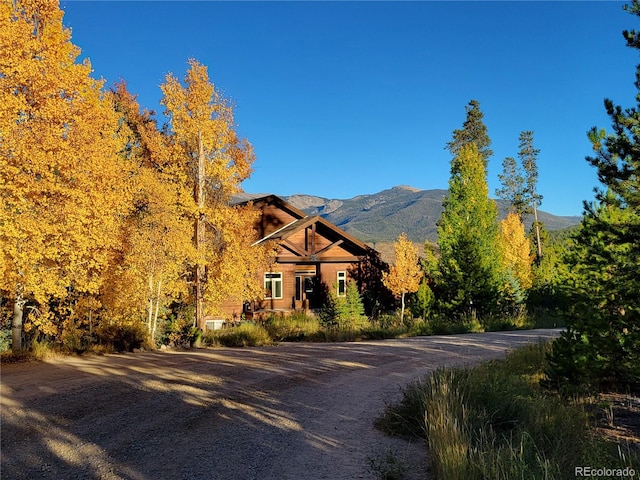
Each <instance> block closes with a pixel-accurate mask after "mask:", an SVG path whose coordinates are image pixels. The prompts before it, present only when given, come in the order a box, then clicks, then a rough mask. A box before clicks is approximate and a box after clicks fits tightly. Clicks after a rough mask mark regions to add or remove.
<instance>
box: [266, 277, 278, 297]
mask: <svg viewBox="0 0 640 480" xmlns="http://www.w3.org/2000/svg"><path fill="white" fill-rule="evenodd" d="M264 298H282V272H268V273H265V274H264Z"/></svg>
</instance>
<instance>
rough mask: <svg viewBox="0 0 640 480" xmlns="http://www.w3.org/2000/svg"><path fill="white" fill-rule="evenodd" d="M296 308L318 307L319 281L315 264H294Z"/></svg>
mask: <svg viewBox="0 0 640 480" xmlns="http://www.w3.org/2000/svg"><path fill="white" fill-rule="evenodd" d="M295 272H296V292H295V297H294V300H295V307H296V308H304V309H307V308H320V307H321V306H322V305H320V295H319V293H320V292H319V287H320V281H319V278H318V272H317V267H316V265H297V266H296V270H295Z"/></svg>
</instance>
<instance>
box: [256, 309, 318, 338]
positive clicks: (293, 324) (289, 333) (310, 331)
mask: <svg viewBox="0 0 640 480" xmlns="http://www.w3.org/2000/svg"><path fill="white" fill-rule="evenodd" d="M264 326H265V328H266V330H267V332H268V333H269V336H270V337H271V338H272V339H273V340H275V341H292V340H293V341H295V340H302V339H304V338H306V337H309V336H312V335H315V334H316V333H318V331H319V330H320V320H319V319H318V318H317V317H312V316H308V315H305V314H304V313H294V314H292V315H289V316H284V315H272V316H271V317H269V318H268V319H267V320H266V321H265V323H264Z"/></svg>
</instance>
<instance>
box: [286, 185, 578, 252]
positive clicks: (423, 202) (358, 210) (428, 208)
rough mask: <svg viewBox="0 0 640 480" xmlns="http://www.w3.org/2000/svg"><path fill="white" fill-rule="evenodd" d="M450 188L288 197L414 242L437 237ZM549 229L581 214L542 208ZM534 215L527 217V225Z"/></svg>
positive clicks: (354, 230) (361, 232)
mask: <svg viewBox="0 0 640 480" xmlns="http://www.w3.org/2000/svg"><path fill="white" fill-rule="evenodd" d="M446 194H447V191H446V190H418V189H415V188H412V187H407V186H397V187H393V188H390V189H388V190H383V191H382V192H378V193H374V194H371V195H359V196H357V197H354V198H350V199H328V198H323V197H316V196H312V195H303V194H298V195H292V196H289V197H284V199H285V200H287V201H288V202H289V203H291V204H292V205H294V206H295V207H297V208H299V209H301V210H303V211H304V212H305V213H307V214H309V215H321V216H323V217H325V218H326V219H327V220H329V221H330V222H332V223H334V224H336V225H338V226H339V227H340V228H342V229H343V230H345V231H346V232H348V233H350V234H351V235H353V236H355V237H356V238H359V239H360V240H362V241H364V242H367V243H373V242H392V241H394V240H395V239H396V238H397V237H398V235H399V234H400V233H402V232H405V233H406V234H407V235H408V237H409V238H410V239H411V240H413V241H414V242H420V243H422V242H424V240H425V239H429V240H431V241H435V240H436V239H437V224H436V222H437V221H438V220H439V219H440V215H441V214H442V200H443V198H444V196H445V195H446ZM497 202H498V210H499V213H500V217H501V218H503V217H504V216H505V215H506V210H507V204H506V202H504V201H501V200H498V201H497ZM538 218H539V219H540V221H542V222H544V224H545V226H546V228H547V230H559V229H562V228H567V227H570V226H572V225H576V224H578V223H580V220H581V217H577V216H574V217H563V216H557V215H552V214H550V213H547V212H544V211H538ZM531 222H532V219H530V218H529V219H526V223H527V224H528V225H527V228H528V227H529V226H530V224H531Z"/></svg>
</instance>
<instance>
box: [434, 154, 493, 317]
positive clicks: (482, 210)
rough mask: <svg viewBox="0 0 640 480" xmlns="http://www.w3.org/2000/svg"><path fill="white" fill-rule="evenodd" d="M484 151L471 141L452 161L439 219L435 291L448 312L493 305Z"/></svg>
mask: <svg viewBox="0 0 640 480" xmlns="http://www.w3.org/2000/svg"><path fill="white" fill-rule="evenodd" d="M488 195H489V187H488V186H487V180H486V173H485V168H484V162H483V157H482V156H481V155H480V153H479V152H478V149H477V147H476V145H475V144H474V143H473V142H472V143H470V144H468V145H464V146H463V147H462V148H461V149H460V151H459V154H458V155H457V156H456V157H455V158H454V159H453V160H452V163H451V178H450V180H449V195H448V196H447V197H446V198H445V200H444V202H443V205H444V211H443V213H442V217H441V218H440V221H439V222H438V244H439V246H440V253H441V255H440V260H439V264H438V266H439V268H438V269H439V273H440V274H439V278H438V283H439V285H438V292H439V293H440V297H441V298H440V306H441V307H442V308H443V309H444V310H446V311H447V312H448V313H451V314H454V315H459V316H462V315H466V314H469V313H471V312H472V311H475V312H477V313H478V314H481V315H483V314H487V313H490V312H492V311H495V309H496V307H497V304H498V298H499V290H500V285H501V282H502V278H501V277H502V273H501V270H502V269H501V261H500V247H499V241H498V225H497V218H498V209H497V206H496V203H495V202H494V201H493V200H490V199H489V196H488Z"/></svg>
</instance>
